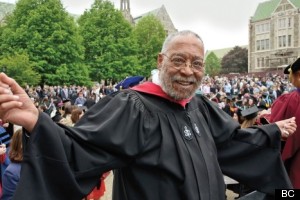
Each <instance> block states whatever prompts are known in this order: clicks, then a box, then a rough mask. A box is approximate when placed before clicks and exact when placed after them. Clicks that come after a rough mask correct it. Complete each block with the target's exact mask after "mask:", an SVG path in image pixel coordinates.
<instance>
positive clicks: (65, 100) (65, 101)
mask: <svg viewBox="0 0 300 200" xmlns="http://www.w3.org/2000/svg"><path fill="white" fill-rule="evenodd" d="M70 101H71V100H70V99H64V100H63V103H67V102H70Z"/></svg>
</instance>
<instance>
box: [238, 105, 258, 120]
mask: <svg viewBox="0 0 300 200" xmlns="http://www.w3.org/2000/svg"><path fill="white" fill-rule="evenodd" d="M258 111H259V110H258V108H257V107H256V106H252V107H250V108H247V109H245V110H242V112H241V114H242V116H243V117H244V118H245V119H253V118H255V117H256V116H257V113H258Z"/></svg>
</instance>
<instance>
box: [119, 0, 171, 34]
mask: <svg viewBox="0 0 300 200" xmlns="http://www.w3.org/2000/svg"><path fill="white" fill-rule="evenodd" d="M120 2H121V4H120V10H121V11H122V12H123V15H124V17H125V19H127V20H128V21H129V22H130V23H132V24H133V25H134V24H136V23H137V22H138V21H139V20H140V19H141V18H142V17H144V16H147V15H154V16H155V17H157V18H158V19H159V21H160V22H161V23H162V25H163V26H164V28H165V31H166V33H167V35H169V34H171V33H174V32H177V29H176V28H175V26H174V24H173V22H172V20H171V18H170V16H169V14H168V12H167V10H166V8H165V6H164V5H162V6H161V7H160V8H157V9H155V10H152V11H149V12H147V13H144V14H142V15H140V16H137V17H132V15H131V13H130V0H120Z"/></svg>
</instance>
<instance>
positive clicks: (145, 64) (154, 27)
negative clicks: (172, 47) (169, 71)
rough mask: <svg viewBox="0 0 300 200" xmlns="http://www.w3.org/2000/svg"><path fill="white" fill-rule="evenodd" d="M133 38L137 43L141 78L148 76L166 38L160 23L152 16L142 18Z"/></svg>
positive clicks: (154, 65) (155, 63)
mask: <svg viewBox="0 0 300 200" xmlns="http://www.w3.org/2000/svg"><path fill="white" fill-rule="evenodd" d="M134 36H135V38H136V40H137V43H138V49H139V52H138V53H139V59H140V61H141V70H142V71H141V72H140V74H141V75H143V76H146V77H147V76H149V75H150V72H151V70H152V69H154V68H156V65H157V55H158V53H159V52H160V51H161V47H162V44H163V42H164V39H165V37H166V32H165V30H164V27H163V25H162V24H161V22H160V21H159V20H158V19H157V18H156V17H155V16H154V15H148V16H144V17H143V18H142V19H140V20H139V21H138V23H137V24H136V26H135V28H134Z"/></svg>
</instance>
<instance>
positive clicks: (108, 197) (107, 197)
mask: <svg viewBox="0 0 300 200" xmlns="http://www.w3.org/2000/svg"><path fill="white" fill-rule="evenodd" d="M113 178H114V177H113V173H110V174H109V175H108V176H107V177H106V179H105V187H106V191H105V194H104V196H103V197H101V198H100V199H99V200H112V183H113ZM226 180H227V179H226ZM226 195H227V200H234V198H235V197H237V196H238V195H237V194H236V193H233V192H232V191H230V190H227V191H226Z"/></svg>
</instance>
